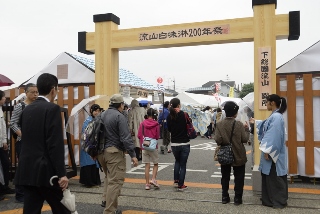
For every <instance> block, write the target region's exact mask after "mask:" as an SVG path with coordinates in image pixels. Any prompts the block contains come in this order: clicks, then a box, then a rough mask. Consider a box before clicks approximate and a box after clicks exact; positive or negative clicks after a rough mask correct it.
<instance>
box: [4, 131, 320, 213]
mask: <svg viewBox="0 0 320 214" xmlns="http://www.w3.org/2000/svg"><path fill="white" fill-rule="evenodd" d="M160 144H161V140H160ZM215 147H216V144H215V142H214V141H213V140H211V139H205V138H201V137H198V138H196V139H195V140H192V141H191V152H190V156H189V159H188V164H187V174H186V185H187V186H188V187H189V188H188V189H187V190H185V191H184V192H178V191H177V190H176V188H174V187H173V186H172V183H173V164H174V157H173V154H172V153H168V154H160V162H159V171H158V176H157V180H158V182H159V184H160V189H158V190H156V189H151V190H145V189H144V186H145V180H144V165H143V164H141V163H140V164H139V166H138V167H135V168H132V169H131V170H129V171H128V172H127V174H126V181H125V184H124V186H123V188H122V191H121V196H120V197H119V208H120V209H121V210H122V211H123V213H124V214H146V213H148V214H153V213H161V214H177V213H179V214H181V213H186V214H191V213H193V214H195V213H290V214H291V213H320V204H319V201H320V185H319V184H320V183H319V181H318V180H317V179H316V180H314V179H310V178H303V177H295V178H294V183H290V184H289V200H288V207H286V208H285V209H281V210H276V209H273V208H269V207H264V206H262V205H261V201H260V197H259V196H257V195H254V194H253V192H252V177H251V176H252V174H251V146H246V150H247V156H248V162H247V164H246V175H245V188H244V196H243V203H244V204H242V205H240V206H235V205H233V203H232V197H233V177H231V181H230V190H229V193H230V196H231V203H230V204H226V205H223V204H221V185H220V179H221V173H220V166H219V164H218V163H217V162H214V161H213V153H214V149H215ZM150 173H151V172H150ZM288 181H289V178H288ZM69 188H70V190H71V191H72V192H73V193H74V194H75V196H76V205H77V211H78V213H79V214H87V213H88V214H95V213H99V214H102V213H103V208H102V207H101V206H100V203H101V194H102V190H103V187H96V188H85V187H83V186H81V185H80V184H79V177H75V178H72V179H70V185H69ZM14 201H15V200H14V195H7V196H6V200H4V201H0V213H1V214H11V213H16V214H18V213H22V207H23V204H18V203H15V202H14ZM42 213H51V209H50V207H49V206H48V205H47V204H44V207H43V211H42Z"/></svg>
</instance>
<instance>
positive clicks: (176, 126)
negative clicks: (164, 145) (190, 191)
mask: <svg viewBox="0 0 320 214" xmlns="http://www.w3.org/2000/svg"><path fill="white" fill-rule="evenodd" d="M180 107H181V105H180V100H179V99H178V98H173V99H172V100H171V101H170V108H169V115H168V117H167V125H168V130H169V132H170V133H171V149H172V153H173V155H174V157H175V163H174V185H175V186H178V190H179V191H184V190H185V189H187V188H188V187H187V186H186V185H184V179H185V177H186V169H187V161H188V157H189V153H190V143H189V141H190V140H189V137H188V135H187V122H186V115H185V114H187V113H184V112H183V111H181V110H180Z"/></svg>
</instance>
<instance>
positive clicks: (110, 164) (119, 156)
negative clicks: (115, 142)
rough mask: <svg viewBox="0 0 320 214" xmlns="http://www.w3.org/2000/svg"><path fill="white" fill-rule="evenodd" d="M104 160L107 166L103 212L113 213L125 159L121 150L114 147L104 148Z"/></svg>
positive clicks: (124, 169) (123, 174)
mask: <svg viewBox="0 0 320 214" xmlns="http://www.w3.org/2000/svg"><path fill="white" fill-rule="evenodd" d="M104 161H105V163H106V167H107V179H106V180H107V183H106V184H105V185H106V186H107V190H106V208H105V209H104V212H103V213H104V214H111V213H114V211H115V210H117V208H118V197H119V196H120V192H121V188H122V186H123V183H124V177H125V173H126V159H125V154H124V152H123V151H121V150H119V149H117V148H116V147H109V148H107V149H105V150H104Z"/></svg>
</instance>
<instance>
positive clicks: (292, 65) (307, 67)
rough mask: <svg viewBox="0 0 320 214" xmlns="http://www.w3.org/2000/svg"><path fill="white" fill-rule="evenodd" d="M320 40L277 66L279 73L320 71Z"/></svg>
mask: <svg viewBox="0 0 320 214" xmlns="http://www.w3.org/2000/svg"><path fill="white" fill-rule="evenodd" d="M319 59H320V41H318V42H316V43H315V44H314V45H312V46H311V47H309V48H307V49H306V50H305V51H303V52H302V53H300V54H299V55H297V56H296V57H294V58H292V59H291V60H290V61H288V62H287V63H285V64H283V65H281V66H280V67H279V68H277V74H282V73H303V72H319V71H320V60H319Z"/></svg>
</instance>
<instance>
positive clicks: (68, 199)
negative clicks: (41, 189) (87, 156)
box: [50, 175, 78, 214]
mask: <svg viewBox="0 0 320 214" xmlns="http://www.w3.org/2000/svg"><path fill="white" fill-rule="evenodd" d="M54 178H58V176H57V175H55V176H52V177H51V178H50V185H51V186H53V183H52V180H53V179H54ZM60 202H61V203H62V204H63V205H64V206H65V207H66V208H67V209H68V210H69V211H71V214H78V212H77V211H76V196H75V195H74V194H72V193H71V192H70V190H69V189H65V190H64V191H63V198H62V200H61V201H60Z"/></svg>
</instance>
